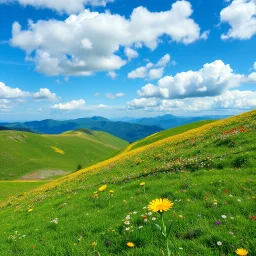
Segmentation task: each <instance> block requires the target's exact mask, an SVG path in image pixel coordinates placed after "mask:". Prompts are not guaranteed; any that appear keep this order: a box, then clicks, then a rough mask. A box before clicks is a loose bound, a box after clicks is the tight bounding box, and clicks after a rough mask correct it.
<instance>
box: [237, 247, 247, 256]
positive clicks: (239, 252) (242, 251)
mask: <svg viewBox="0 0 256 256" xmlns="http://www.w3.org/2000/svg"><path fill="white" fill-rule="evenodd" d="M236 254H237V255H240V256H246V255H247V254H248V251H247V250H245V249H243V248H239V249H237V250H236Z"/></svg>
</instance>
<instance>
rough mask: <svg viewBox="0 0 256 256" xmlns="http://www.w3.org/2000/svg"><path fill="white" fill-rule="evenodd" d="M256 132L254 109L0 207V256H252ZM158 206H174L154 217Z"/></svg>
mask: <svg viewBox="0 0 256 256" xmlns="http://www.w3.org/2000/svg"><path fill="white" fill-rule="evenodd" d="M255 132H256V111H255V110H253V111H251V112H248V113H244V114H241V115H238V116H235V117H231V118H228V119H225V120H219V121H216V122H212V123H209V124H205V125H203V126H200V127H197V128H194V129H188V130H187V131H185V132H183V133H180V134H176V135H173V134H172V136H170V137H166V138H164V139H161V140H159V141H156V142H153V143H150V144H148V145H147V146H143V147H139V148H137V149H134V150H131V151H126V152H123V153H120V154H119V155H117V156H115V157H113V158H110V159H107V160H105V161H102V162H99V163H97V164H95V165H91V166H89V167H87V168H85V169H83V170H80V171H78V172H75V173H72V174H70V175H68V176H65V177H62V178H60V179H57V180H54V181H52V182H50V183H47V184H45V185H43V186H42V187H40V188H38V189H35V190H33V191H31V192H27V193H20V194H19V195H16V196H13V197H11V198H9V199H8V200H5V201H4V202H2V204H1V210H0V226H1V229H0V241H1V243H0V255H15V256H16V255H38V256H48V255H51V256H52V255H53V256H54V255H56V256H57V255H89V256H90V255H92V256H94V255H127V256H132V255H134V256H137V255H140V256H144V255H145V256H146V255H147V256H148V255H152V256H154V255H156V256H157V255H168V251H167V247H166V242H168V244H169V250H170V252H169V255H172V256H177V255H180V256H188V255H193V256H197V255H198V256H199V255H200V256H202V255H205V256H220V255H225V256H229V255H237V254H236V250H237V249H238V248H244V249H246V250H247V251H248V255H252V256H253V255H255V252H256V221H255V216H256V201H255V200H256V172H255V166H256V151H255V148H256V146H255V143H254V141H255ZM56 145H57V147H58V148H60V149H62V150H64V151H65V153H66V151H67V150H68V149H67V148H64V147H61V145H58V144H56ZM128 147H129V146H128ZM143 184H145V185H143ZM104 185H106V186H105V187H104V189H100V190H103V191H99V188H100V187H102V186H104ZM142 185H143V186H142ZM157 198H168V200H170V201H171V202H172V203H173V206H172V207H171V208H170V209H169V208H168V209H167V211H166V212H164V213H162V214H160V213H159V212H152V211H151V210H149V209H148V204H149V203H150V202H151V201H152V200H154V199H157ZM161 217H163V221H164V223H165V225H166V228H167V230H168V233H169V235H168V236H167V239H165V238H164V237H163V234H162V233H165V231H164V230H163V229H162V230H161V231H162V233H161V232H160V229H161V226H162V225H163V223H162V220H161ZM169 227H170V229H169Z"/></svg>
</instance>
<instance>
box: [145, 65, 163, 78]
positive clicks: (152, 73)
mask: <svg viewBox="0 0 256 256" xmlns="http://www.w3.org/2000/svg"><path fill="white" fill-rule="evenodd" d="M163 73H164V68H153V69H150V70H149V72H148V77H149V79H151V80H153V79H159V78H161V77H162V76H163Z"/></svg>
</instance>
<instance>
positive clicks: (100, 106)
mask: <svg viewBox="0 0 256 256" xmlns="http://www.w3.org/2000/svg"><path fill="white" fill-rule="evenodd" d="M107 107H108V106H107V105H104V104H99V105H98V106H97V108H107Z"/></svg>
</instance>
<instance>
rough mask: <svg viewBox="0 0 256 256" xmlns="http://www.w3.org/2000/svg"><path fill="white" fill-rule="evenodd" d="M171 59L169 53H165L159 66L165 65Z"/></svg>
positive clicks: (158, 63)
mask: <svg viewBox="0 0 256 256" xmlns="http://www.w3.org/2000/svg"><path fill="white" fill-rule="evenodd" d="M170 60H171V56H170V55H169V54H165V55H164V56H163V57H162V58H161V59H160V60H159V61H158V62H157V63H156V66H157V67H164V66H166V65H167V64H168V63H169V62H170Z"/></svg>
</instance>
